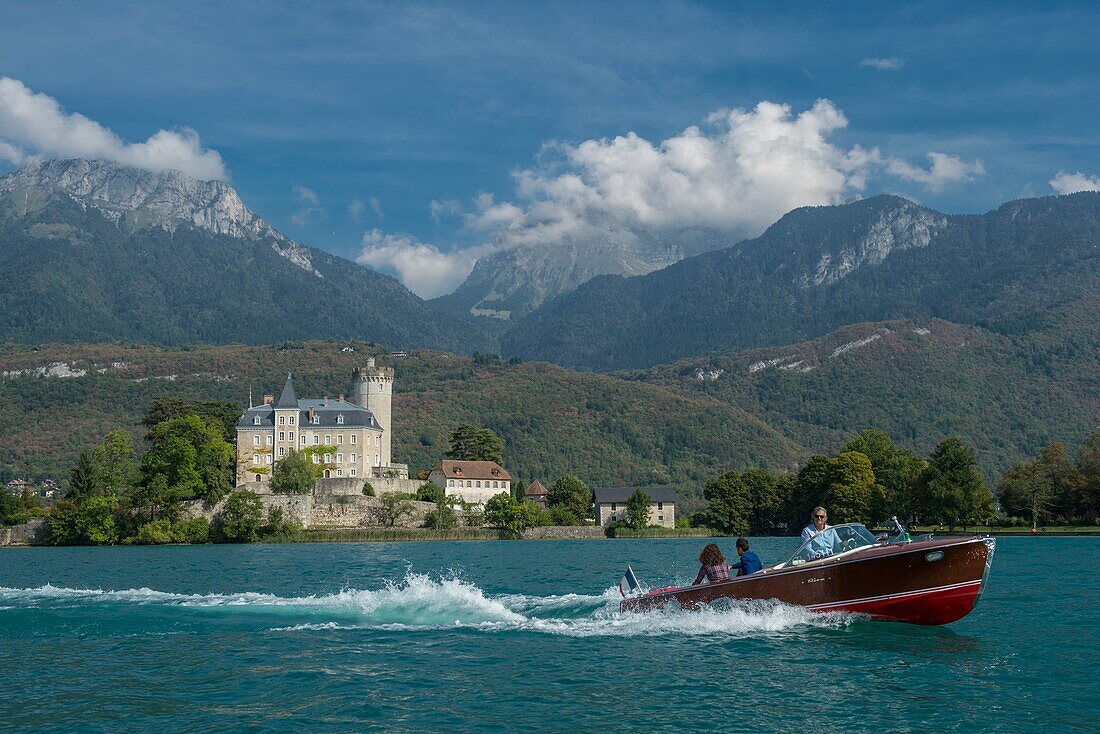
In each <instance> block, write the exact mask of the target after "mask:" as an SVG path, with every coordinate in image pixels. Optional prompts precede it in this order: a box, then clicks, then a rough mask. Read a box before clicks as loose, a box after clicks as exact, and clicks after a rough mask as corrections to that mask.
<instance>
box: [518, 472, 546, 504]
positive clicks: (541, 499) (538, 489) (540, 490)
mask: <svg viewBox="0 0 1100 734" xmlns="http://www.w3.org/2000/svg"><path fill="white" fill-rule="evenodd" d="M546 494H547V492H546V487H544V486H542V482H540V481H539V480H537V479H536V480H535V481H533V482H532V483H531V486H529V487H528V488H527V489H525V490H523V499H525V500H527V501H528V502H534V503H535V504H536V505H538V506H539V507H541V508H542V509H544V510H545V509H546Z"/></svg>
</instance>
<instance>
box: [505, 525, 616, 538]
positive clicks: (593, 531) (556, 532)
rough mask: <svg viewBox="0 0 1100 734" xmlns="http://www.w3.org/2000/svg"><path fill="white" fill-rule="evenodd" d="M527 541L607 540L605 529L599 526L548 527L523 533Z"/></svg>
mask: <svg viewBox="0 0 1100 734" xmlns="http://www.w3.org/2000/svg"><path fill="white" fill-rule="evenodd" d="M523 537H524V539H525V540H591V539H596V538H606V537H607V534H606V532H605V530H604V528H601V527H599V526H598V525H548V526H546V527H542V528H528V529H526V530H524V531H523Z"/></svg>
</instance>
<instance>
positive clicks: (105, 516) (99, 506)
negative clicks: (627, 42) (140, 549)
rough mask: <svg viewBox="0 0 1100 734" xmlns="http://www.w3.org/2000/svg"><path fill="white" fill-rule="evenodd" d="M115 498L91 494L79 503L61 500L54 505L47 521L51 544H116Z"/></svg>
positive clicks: (116, 502)
mask: <svg viewBox="0 0 1100 734" xmlns="http://www.w3.org/2000/svg"><path fill="white" fill-rule="evenodd" d="M117 505H118V500H116V499H115V498H114V497H104V496H102V495H91V496H87V497H84V498H83V499H82V500H81V501H80V502H77V501H75V500H70V499H63V500H60V501H58V503H57V504H56V505H54V508H53V510H52V511H51V512H50V516H49V518H48V519H47V521H46V529H47V532H48V535H49V540H50V543H52V544H54V545H108V544H111V543H115V542H117V541H118V528H117V525H116V523H115V510H116V509H117Z"/></svg>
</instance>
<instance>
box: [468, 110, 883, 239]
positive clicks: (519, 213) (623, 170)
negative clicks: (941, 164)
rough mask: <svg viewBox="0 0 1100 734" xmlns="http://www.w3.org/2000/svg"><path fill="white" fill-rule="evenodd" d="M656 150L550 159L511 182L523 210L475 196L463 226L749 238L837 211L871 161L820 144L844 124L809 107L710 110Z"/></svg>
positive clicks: (593, 148)
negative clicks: (798, 212)
mask: <svg viewBox="0 0 1100 734" xmlns="http://www.w3.org/2000/svg"><path fill="white" fill-rule="evenodd" d="M708 122H709V123H710V124H711V125H712V126H713V127H714V128H715V129H714V132H713V133H711V134H707V133H706V132H704V131H703V130H701V129H700V128H699V127H697V126H692V127H689V128H687V129H686V130H684V131H683V132H682V133H680V134H679V135H675V136H673V137H670V138H668V139H666V140H663V141H661V142H659V143H656V144H654V143H651V142H649V141H648V140H646V139H644V138H642V137H640V136H638V135H636V134H634V133H628V134H626V135H623V136H618V137H615V138H613V139H610V140H608V139H603V140H587V141H585V142H583V143H580V144H579V145H560V146H553V147H551V148H550V152H556V153H558V157H559V160H556V161H553V162H551V163H550V164H548V165H545V166H543V167H542V168H540V169H536V170H521V171H519V172H517V173H516V174H515V179H516V191H517V194H518V196H519V198H520V199H522V200H524V201H525V204H524V205H522V206H520V205H516V204H514V203H510V202H502V203H496V202H495V201H494V199H493V197H492V196H491V195H489V194H483V195H481V196H479V197H478V198H477V199H476V200H475V202H474V206H475V212H474V213H473V214H472V215H471V219H470V223H471V224H472V225H473V226H475V227H480V228H486V229H497V230H498V232H499V237H500V238H501V239H502V241H503V242H504V243H505V244H509V243H511V244H525V243H531V242H540V241H543V242H555V241H560V240H561V239H563V238H570V237H584V236H587V235H588V234H590V233H593V231H600V230H606V228H608V227H611V228H615V229H620V230H621V229H626V230H636V229H645V230H666V231H667V230H677V229H682V228H688V227H691V228H700V227H701V228H711V229H714V230H717V231H719V232H722V233H724V234H728V235H731V236H748V235H753V234H758V233H759V232H760V231H761V230H762V229H763V228H764V227H766V226H767V225H769V224H771V223H772V222H774V221H775V220H776V219H777V218H779V217H780V216H782V215H783V214H784V213H786V212H788V211H790V210H791V209H793V208H795V207H798V206H805V205H811V204H835V203H839V202H841V201H843V199H844V198H845V196H846V195H847V194H850V193H851V192H853V191H860V190H862V189H863V188H864V185H865V183H866V179H867V176H868V175H869V173H870V170H871V167H872V166H873V165H874V164H875V163H877V162H878V161H879V160H880V156H879V153H878V151H877V150H875V149H871V150H866V149H864V148H862V147H860V146H858V145H857V146H854V147H852V148H850V149H844V148H841V147H838V146H836V145H834V144H832V143H831V142H829V137H830V135H831V134H832V133H833V132H835V131H836V130H839V129H842V128H844V127H845V126H846V125H847V124H848V121H847V119H846V118H845V117H844V114H843V113H842V112H841V111H840V110H838V109H837V108H836V107H835V106H834V105H833V103H832V102H830V101H828V100H819V101H818V102H817V103H816V104H815V105H814V106H813V107H812V108H811V109H809V110H805V111H803V112H801V113H799V114H798V115H793V114H792V112H791V108H790V107H789V106H787V105H780V104H775V103H772V102H761V103H760V104H758V105H757V106H756V107H755V108H754V109H752V110H741V109H735V110H720V111H718V112H715V113H714V114H712V115H711V116H710V118H709V120H708Z"/></svg>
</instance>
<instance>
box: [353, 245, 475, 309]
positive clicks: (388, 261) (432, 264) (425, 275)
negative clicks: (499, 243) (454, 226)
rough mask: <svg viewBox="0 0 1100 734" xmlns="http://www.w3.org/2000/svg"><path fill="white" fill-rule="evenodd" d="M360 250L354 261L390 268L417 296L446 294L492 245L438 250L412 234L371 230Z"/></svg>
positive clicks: (426, 296)
mask: <svg viewBox="0 0 1100 734" xmlns="http://www.w3.org/2000/svg"><path fill="white" fill-rule="evenodd" d="M362 244H363V250H362V252H360V253H359V256H358V257H356V258H355V261H356V262H357V263H359V264H360V265H369V266H371V267H372V268H375V269H377V270H391V271H393V272H395V273H397V277H398V278H399V279H400V280H401V282H402V283H404V284H405V287H407V288H408V289H409V290H411V291H412V292H413V293H415V294H416V295H418V296H420V297H421V298H435V297H436V296H441V295H443V294H444V293H450V292H451V291H453V290H454V289H455V288H457V287H458V286H460V285H461V284H462V281H464V280H465V279H466V276H468V275H469V274H470V271H471V270H473V268H474V263H476V262H477V260H478V258H479V257H482V256H483V255H486V254H488V253H489V252H491V251H492V250H493V249H495V248H494V247H493V246H492V245H479V246H477V247H470V248H467V249H465V250H458V251H456V252H442V251H441V250H440V249H439V248H438V247H436V246H435V245H431V244H428V243H426V242H421V241H420V240H418V239H417V238H415V237H413V236H412V235H407V234H386V233H384V232H382V231H381V230H378V229H372V230H370V231H369V232H367V233H366V234H364V235H363V241H362Z"/></svg>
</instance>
